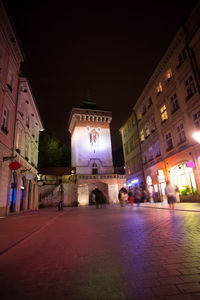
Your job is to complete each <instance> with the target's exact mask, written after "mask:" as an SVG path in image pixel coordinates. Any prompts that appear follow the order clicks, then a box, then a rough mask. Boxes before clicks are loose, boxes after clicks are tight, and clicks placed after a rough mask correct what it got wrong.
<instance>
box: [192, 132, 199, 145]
mask: <svg viewBox="0 0 200 300" xmlns="http://www.w3.org/2000/svg"><path fill="white" fill-rule="evenodd" d="M192 136H193V138H194V139H195V141H196V142H197V143H199V144H200V131H196V132H195V133H193V135H192Z"/></svg>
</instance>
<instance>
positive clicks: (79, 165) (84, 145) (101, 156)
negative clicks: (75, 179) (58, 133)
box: [71, 124, 113, 174]
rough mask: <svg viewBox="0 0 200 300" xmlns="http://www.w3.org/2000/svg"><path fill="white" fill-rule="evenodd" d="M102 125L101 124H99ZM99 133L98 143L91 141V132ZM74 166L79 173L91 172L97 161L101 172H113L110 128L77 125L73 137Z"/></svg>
mask: <svg viewBox="0 0 200 300" xmlns="http://www.w3.org/2000/svg"><path fill="white" fill-rule="evenodd" d="M99 125H100V124H99ZM93 128H94V129H95V130H96V132H97V133H98V139H97V143H96V144H95V145H92V144H91V142H90V136H89V134H90V132H91V130H92V129H93ZM71 144H72V166H73V167H76V173H77V174H91V173H92V164H93V163H96V164H97V166H98V173H99V174H106V173H113V162H112V148H111V139H110V128H100V127H89V126H87V127H84V126H77V127H75V129H74V132H73V134H72V137H71Z"/></svg>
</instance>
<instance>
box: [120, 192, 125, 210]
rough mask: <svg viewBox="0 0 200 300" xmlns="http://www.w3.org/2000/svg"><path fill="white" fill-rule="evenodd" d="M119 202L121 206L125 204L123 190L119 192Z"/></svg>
mask: <svg viewBox="0 0 200 300" xmlns="http://www.w3.org/2000/svg"><path fill="white" fill-rule="evenodd" d="M119 202H120V206H121V207H124V206H125V195H124V192H123V191H120V192H119Z"/></svg>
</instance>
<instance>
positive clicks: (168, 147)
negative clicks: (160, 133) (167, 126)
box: [165, 132, 174, 151]
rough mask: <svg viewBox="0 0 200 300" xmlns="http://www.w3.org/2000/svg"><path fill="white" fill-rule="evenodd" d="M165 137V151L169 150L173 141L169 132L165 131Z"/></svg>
mask: <svg viewBox="0 0 200 300" xmlns="http://www.w3.org/2000/svg"><path fill="white" fill-rule="evenodd" d="M165 138H166V145H167V149H166V151H169V150H171V149H172V148H173V147H174V146H173V141H172V135H171V132H169V133H167V134H166V135H165Z"/></svg>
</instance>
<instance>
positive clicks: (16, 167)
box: [9, 161, 21, 170]
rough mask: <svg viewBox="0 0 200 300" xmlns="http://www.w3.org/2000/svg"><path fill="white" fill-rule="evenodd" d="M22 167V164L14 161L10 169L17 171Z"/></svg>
mask: <svg viewBox="0 0 200 300" xmlns="http://www.w3.org/2000/svg"><path fill="white" fill-rule="evenodd" d="M20 167H21V164H20V163H18V162H17V161H13V162H11V163H10V164H9V168H10V169H11V170H17V169H19V168H20Z"/></svg>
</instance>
